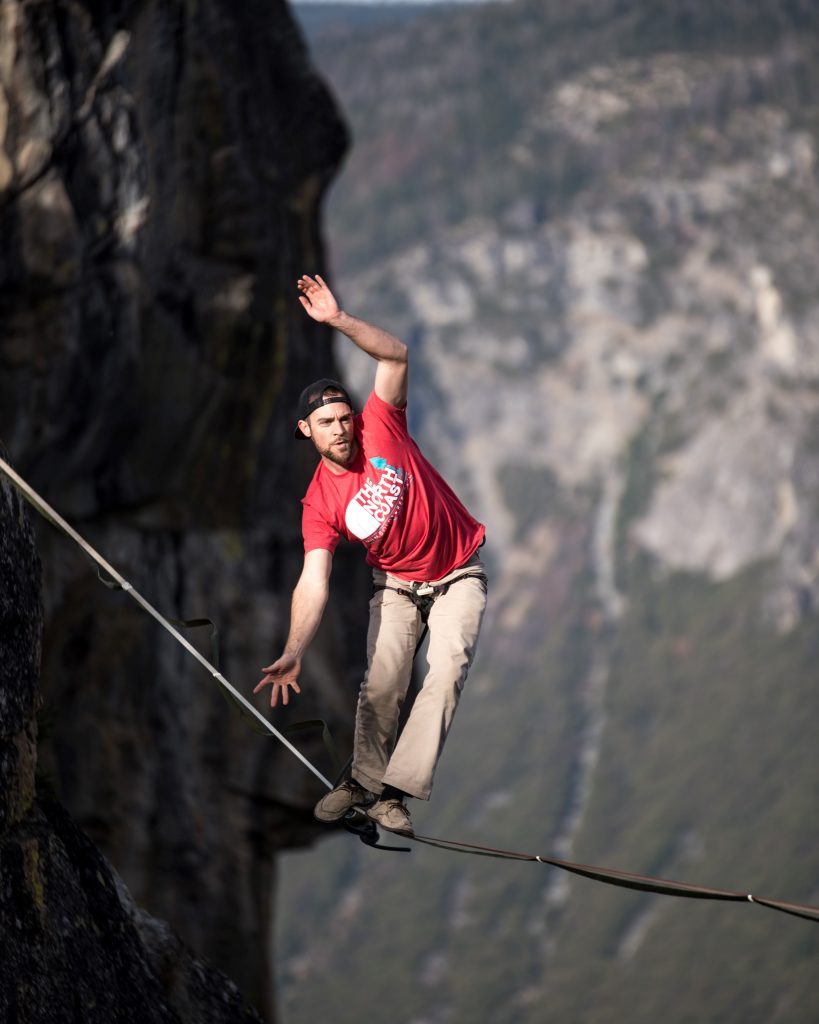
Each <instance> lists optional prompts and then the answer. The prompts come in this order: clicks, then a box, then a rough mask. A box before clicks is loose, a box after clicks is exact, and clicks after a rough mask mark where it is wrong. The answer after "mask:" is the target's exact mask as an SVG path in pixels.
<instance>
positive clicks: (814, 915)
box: [0, 458, 819, 922]
mask: <svg viewBox="0 0 819 1024" xmlns="http://www.w3.org/2000/svg"><path fill="white" fill-rule="evenodd" d="M0 472H2V473H4V474H5V475H6V476H7V477H8V479H9V480H10V481H11V483H12V484H14V486H15V487H16V488H17V490H18V491H19V492H20V493H21V494H22V495H23V497H24V498H25V499H26V500H27V501H28V502H29V503H30V504H31V505H32V506H33V507H34V508H35V509H36V510H37V511H38V512H39V513H40V515H42V516H43V517H44V518H45V519H47V520H48V521H49V522H50V523H51V524H52V525H53V526H55V527H57V529H59V530H61V531H62V532H63V533H65V534H66V535H67V536H68V537H70V538H71V539H72V540H73V541H74V542H75V543H76V544H78V545H79V546H80V547H81V548H82V550H83V551H84V552H85V553H86V554H87V555H89V556H90V557H91V559H92V560H93V561H94V562H95V563H96V564H97V565H98V566H99V568H101V569H103V570H104V571H105V572H106V573H107V574H108V576H109V577H110V579H111V580H113V581H114V583H115V584H116V585H117V586H118V587H119V588H120V589H122V590H124V591H125V593H126V594H128V595H129V596H130V597H132V598H133V599H134V600H135V601H136V602H137V604H139V605H140V607H141V608H143V609H144V610H145V611H146V612H148V614H149V615H151V616H152V617H153V618H154V619H156V621H157V622H158V623H159V624H160V625H161V626H162V627H163V628H164V629H166V630H167V631H168V632H169V633H170V634H171V636H173V637H174V639H176V640H177V641H178V642H179V643H180V644H181V645H182V646H183V647H184V648H185V650H186V651H187V652H188V653H189V654H191V655H193V657H194V658H196V660H197V661H198V662H200V664H202V665H203V666H204V667H205V668H206V669H207V670H208V671H209V672H210V674H211V676H212V677H213V678H214V679H215V680H216V682H217V683H219V685H220V686H221V687H223V689H225V690H226V691H227V692H228V693H229V694H230V695H231V696H232V697H233V699H234V700H235V701H237V702H238V703H239V705H240V706H241V707H242V708H244V710H246V711H247V712H248V713H249V714H250V715H252V716H253V718H255V719H256V720H257V721H259V722H260V723H261V724H262V725H263V726H264V728H265V729H266V730H267V731H268V732H269V733H271V735H272V736H274V737H275V739H277V740H278V741H279V743H281V744H282V745H283V746H285V747H286V748H287V749H288V750H289V751H290V753H291V754H293V756H294V757H296V758H298V760H299V761H301V763H302V764H303V765H304V766H305V767H306V768H307V769H308V770H309V771H311V772H312V773H313V775H315V776H316V778H318V779H320V780H321V782H323V783H324V785H325V786H326V787H327V788H328V789H332V788H333V784H332V783H331V782H330V780H329V779H327V778H325V776H324V775H323V774H322V773H321V772H320V771H319V770H318V768H316V767H315V765H313V764H312V762H311V761H309V760H308V759H307V758H306V757H305V756H304V754H302V753H301V751H300V750H298V749H297V748H296V747H294V746H293V744H292V743H290V741H289V740H288V739H287V738H286V737H285V736H284V735H283V734H282V733H281V732H279V730H278V729H276V728H275V727H274V726H273V725H272V724H271V723H270V722H269V721H268V720H267V719H266V718H265V717H264V715H262V714H261V713H260V712H259V711H258V710H257V709H256V708H255V707H254V706H253V704H251V703H250V701H248V700H247V699H246V698H245V697H244V696H242V694H241V693H240V692H239V691H238V690H237V689H236V688H235V687H234V686H232V685H231V684H230V683H229V682H228V680H227V679H226V678H225V677H224V676H223V675H222V673H221V672H220V671H219V670H218V669H217V668H216V667H215V666H214V665H213V664H212V663H211V662H210V661H208V660H207V658H205V657H203V656H202V655H201V654H200V653H199V651H197V650H196V648H195V647H193V645H192V644H190V643H189V642H188V641H187V640H186V639H185V637H183V636H182V635H181V633H180V632H179V631H178V630H177V629H175V628H174V626H173V625H171V621H169V620H168V619H166V618H165V616H164V615H162V614H161V613H160V612H158V611H157V610H156V608H154V607H153V605H152V604H150V603H149V602H148V601H146V600H145V598H144V597H143V596H142V595H141V594H140V593H139V591H137V590H135V589H134V587H133V585H132V584H131V583H129V582H128V581H127V580H126V579H124V578H123V577H122V576H121V575H120V573H118V572H117V570H116V569H115V568H114V567H113V566H112V565H110V564H109V563H108V562H107V561H106V560H105V559H104V558H103V557H102V556H101V555H100V554H99V553H98V552H97V551H95V550H94V548H92V547H91V545H90V544H88V543H87V542H86V541H85V540H83V538H82V537H81V536H80V535H79V534H78V533H77V531H76V530H74V528H73V527H71V526H70V525H69V524H68V523H67V522H66V521H65V520H64V519H63V518H62V516H60V515H59V514H58V513H57V512H55V511H54V509H53V508H52V507H51V506H50V505H49V504H48V502H46V500H45V499H44V498H43V497H42V496H41V495H39V494H38V493H37V491H35V490H34V488H33V487H31V485H30V484H28V483H27V482H26V481H25V480H24V479H23V478H22V477H21V476H20V475H19V474H18V473H17V472H16V471H15V470H14V469H12V468H11V466H10V465H9V464H8V463H7V462H6V461H5V459H3V458H0ZM100 579H102V582H103V583H106V582H107V581H106V580H105V579H103V578H102V577H100ZM109 585H110V584H109ZM174 621H178V620H174ZM180 624H181V623H180ZM194 624H195V625H206V624H208V625H212V623H210V620H205V619H202V620H190V621H189V622H188V623H186V625H194ZM312 724H315V723H302V727H303V726H304V725H312ZM363 817H364V816H363V815H357V814H351V815H348V818H349V819H350V820H348V821H343V822H342V824H343V825H344V826H345V827H346V828H347V829H348V831H350V832H352V833H353V834H355V835H358V836H359V838H360V839H361V841H362V842H363V843H364V844H365V845H367V846H371V847H373V848H375V849H378V850H391V851H395V852H404V851H407V852H408V848H407V847H395V846H383V845H381V844H380V842H379V836H378V830H377V829H376V827H375V823H374V822H371V821H369V819H365V821H363V822H361V821H359V820H358V819H359V818H363ZM394 835H395V837H396V838H397V839H401V840H408V841H413V842H416V843H422V844H424V845H425V846H431V847H435V848H437V849H440V850H446V851H448V852H450V853H463V854H469V855H472V856H476V857H495V858H499V859H501V860H518V861H534V862H536V863H538V864H546V865H548V866H550V867H554V868H559V869H560V870H562V871H568V872H570V873H571V874H574V875H580V876H581V877H583V878H588V879H591V880H592V881H595V882H602V883H604V884H606V885H614V886H618V887H620V888H623V889H635V890H637V891H639V892H647V893H656V894H659V895H662V896H677V897H681V898H683V899H695V900H722V901H726V902H731V903H755V904H757V905H759V906H761V907H767V908H768V909H770V910H778V911H780V912H782V913H783V914H790V915H792V916H793V917H800V918H803V919H804V920H806V921H814V922H819V907H813V906H810V905H808V904H802V903H788V902H785V901H783V900H771V899H767V898H766V897H763V896H756V895H753V894H751V893H743V892H733V891H731V890H728V889H712V888H708V887H706V886H700V885H691V884H689V883H687V882H676V881H674V880H672V879H668V878H653V877H651V876H650V875H637V874H632V873H630V872H628V871H618V870H616V869H613V868H601V867H595V866H594V865H591V864H574V863H572V862H571V861H566V860H559V859H557V858H556V857H546V856H542V855H540V854H533V853H518V852H516V851H514V850H503V849H496V848H494V847H491V846H479V845H477V844H475V843H464V842H459V841H458V840H455V839H441V838H436V837H434V836H421V835H417V834H416V835H412V836H403V835H401V834H400V833H394Z"/></svg>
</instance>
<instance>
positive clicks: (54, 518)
mask: <svg viewBox="0 0 819 1024" xmlns="http://www.w3.org/2000/svg"><path fill="white" fill-rule="evenodd" d="M0 470H2V471H3V472H4V473H5V474H6V476H7V477H8V478H9V480H11V482H12V483H13V484H14V485H15V487H17V489H18V490H19V491H20V493H21V494H23V496H24V497H25V498H26V500H27V501H29V502H31V504H32V505H33V506H34V508H36V509H37V511H38V512H39V513H40V514H41V515H43V516H45V518H46V519H49V520H50V521H51V522H52V523H53V524H54V525H55V526H57V527H58V528H59V529H60V530H62V531H63V533H66V534H68V536H69V537H70V538H71V539H72V540H73V541H75V543H77V544H79V546H80V547H81V548H82V549H83V551H84V552H85V553H86V554H87V555H88V556H89V557H90V558H92V559H93V560H94V561H95V562H96V563H97V565H98V566H100V568H101V569H104V570H105V572H106V573H108V575H109V576H110V577H111V579H113V580H114V581H115V582H116V583H117V584H118V585H119V586H120V587H122V589H123V590H124V591H125V593H126V594H129V595H130V596H131V597H132V598H133V599H134V600H135V601H136V603H137V604H138V605H140V606H141V607H142V608H144V609H145V611H146V612H148V614H149V615H152V616H153V617H154V618H155V619H156V621H157V622H158V623H159V624H160V625H161V626H162V627H163V628H164V629H166V630H167V631H168V632H169V633H170V634H171V636H172V637H174V638H175V639H176V640H178V641H179V643H180V644H182V646H183V647H184V648H185V650H186V651H188V652H189V653H190V654H192V655H193V656H194V658H196V660H197V661H198V662H199V663H200V664H202V665H204V667H205V668H206V669H207V670H208V672H210V674H211V675H212V676H213V678H214V679H215V680H216V682H217V683H219V685H220V686H222V687H224V689H226V690H227V691H228V693H229V694H230V695H231V696H232V697H233V698H234V699H235V700H237V701H238V702H239V703H240V704H241V705H242V707H243V708H244V709H245V710H246V711H248V712H249V713H250V714H251V715H253V717H254V718H256V719H257V720H258V721H259V722H261V723H262V725H263V726H264V727H265V729H267V730H268V731H269V732H270V733H271V734H272V735H273V736H275V737H276V739H277V740H278V741H279V743H281V744H283V746H285V747H287V749H288V750H289V751H290V753H291V754H293V756H294V757H297V758H298V759H299V761H301V763H302V764H303V765H304V766H305V767H306V768H308V769H309V770H310V771H311V772H312V773H313V775H315V776H316V778H318V779H321V781H322V782H323V783H324V785H325V786H326V787H327V788H328V789H332V788H333V784H332V782H330V780H329V779H327V778H325V776H324V775H322V773H321V772H320V771H319V770H318V768H316V766H315V765H314V764H312V763H311V762H310V761H309V760H308V759H307V758H306V757H305V756H304V754H302V753H301V751H300V750H298V749H297V748H296V747H294V746H293V744H292V743H291V742H290V741H289V740H288V739H287V738H286V737H285V736H283V735H282V734H281V733H280V732H279V730H278V729H277V728H276V727H275V726H274V725H272V724H271V723H270V722H269V721H268V720H267V719H266V718H265V717H264V715H263V714H261V712H260V711H258V710H257V709H256V708H255V707H254V706H253V705H252V704H251V703H250V701H249V700H247V699H246V698H245V697H243V696H242V694H241V693H239V691H238V690H237V689H236V687H235V686H232V685H231V684H230V683H229V682H228V681H227V679H225V677H224V676H223V675H222V673H221V672H220V671H219V670H218V669H217V668H216V666H215V665H213V664H211V662H209V661H208V659H207V658H205V657H203V656H202V655H201V654H200V653H199V651H197V650H196V648H195V647H194V646H193V644H191V643H189V642H188V641H187V640H186V639H185V637H184V636H182V634H181V633H180V632H179V630H177V629H174V627H173V626H172V625H171V623H170V622H169V621H168V620H167V619H166V618H165V616H164V615H162V614H161V612H158V611H157V610H156V608H154V606H153V605H152V604H151V603H150V602H149V601H146V600H145V598H144V597H143V596H142V594H140V592H139V591H138V590H136V589H135V588H134V586H133V585H132V584H131V583H129V582H128V581H127V580H126V579H124V578H123V576H122V575H121V574H120V573H118V572H117V570H116V569H115V568H114V567H113V566H112V565H111V564H110V563H108V562H107V561H106V560H105V559H104V558H103V557H102V555H100V554H99V552H98V551H96V550H95V549H94V548H92V547H91V545H90V544H89V543H88V542H87V541H85V540H84V539H83V538H82V537H81V536H80V535H79V534H78V533H77V531H76V530H75V529H74V528H73V527H72V526H71V525H70V524H69V523H67V522H66V521H65V520H64V519H63V518H62V516H61V515H60V514H59V513H58V512H55V511H54V509H53V508H52V507H51V506H50V505H49V504H48V502H47V501H46V500H45V498H43V497H42V496H41V495H39V494H38V493H37V491H35V490H34V488H33V487H32V486H31V485H30V484H28V483H26V481H25V480H24V479H23V478H22V477H21V476H20V475H19V473H17V472H15V470H13V469H12V468H11V466H10V465H9V464H8V463H7V462H6V461H5V459H2V458H0Z"/></svg>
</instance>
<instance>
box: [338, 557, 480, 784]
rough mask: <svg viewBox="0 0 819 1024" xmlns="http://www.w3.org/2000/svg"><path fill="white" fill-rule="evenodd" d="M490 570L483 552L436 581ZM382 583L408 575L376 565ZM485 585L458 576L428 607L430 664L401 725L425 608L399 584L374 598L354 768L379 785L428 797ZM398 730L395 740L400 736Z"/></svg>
mask: <svg viewBox="0 0 819 1024" xmlns="http://www.w3.org/2000/svg"><path fill="white" fill-rule="evenodd" d="M472 572H484V573H485V569H484V566H483V563H482V562H481V560H480V558H479V557H478V556H477V555H473V557H472V558H471V559H470V560H469V561H468V562H467V563H466V564H465V565H463V566H461V568H459V569H457V570H455V571H454V572H452V573H450V574H449V575H448V576H445V577H444V578H443V579H442V580H437V581H433V582H435V583H448V582H450V581H454V580H457V578H458V577H459V576H462V575H464V574H465V573H472ZM373 582H374V583H375V585H376V586H377V587H383V586H386V587H388V588H392V587H407V583H406V581H405V580H400V579H397V578H396V577H394V576H389V575H388V574H387V573H384V572H381V571H379V570H377V569H376V570H373ZM485 607H486V589H485V586H484V583H483V581H482V580H479V579H465V580H461V581H459V582H452V584H451V586H450V587H449V588H448V590H447V591H446V592H445V593H443V594H441V595H440V596H439V597H437V598H436V599H435V601H434V603H433V605H432V610H431V611H430V613H429V620H428V624H429V649H428V652H427V661H428V663H429V671H428V672H427V675H426V678H425V679H424V682H423V686H422V688H421V690H420V692H419V693H418V694H417V696H416V698H415V703H414V704H413V706H412V710H411V712H410V715H409V718H408V719H407V721H406V723H405V724H404V728H403V729H402V730H401V734H400V736H398V737H397V733H398V719H399V715H400V713H401V707H402V705H403V703H404V699H405V697H406V695H407V690H408V689H409V684H410V678H411V675H412V663H413V658H414V656H415V648H416V644H417V643H418V640H419V638H420V636H421V633H422V631H423V623H422V621H421V613H420V612H419V611H418V609H417V608H416V607H415V605H414V604H413V603H412V601H411V600H410V599H409V598H408V597H405V596H404V595H403V594H398V593H396V592H395V590H393V589H387V590H378V591H376V593H375V594H374V595H373V598H372V600H371V601H370V628H369V632H368V634H367V659H368V668H367V674H366V676H365V678H364V682H363V683H362V684H361V690H360V692H359V695H358V710H357V713H356V726H355V747H354V751H353V776H354V777H355V778H356V779H357V780H358V781H359V782H360V783H361V785H362V786H365V787H366V788H367V789H369V790H371V791H372V792H373V793H380V792H381V790H382V789H383V787H384V786H387V785H389V786H395V787H396V788H397V789H401V790H403V791H404V792H405V793H408V794H409V795H410V796H413V797H417V798H418V799H420V800H428V799H429V795H430V792H431V790H432V779H433V776H434V774H435V767H436V765H437V763H438V759H439V757H440V756H441V751H442V750H443V746H444V741H445V740H446V737H447V733H448V732H449V727H450V725H451V723H452V716H453V715H454V714H455V708H456V707H457V705H458V698H459V697H460V695H461V690H462V689H463V686H464V683H465V682H466V676H467V673H468V671H469V667H470V665H471V664H472V659H473V657H474V655H475V647H476V645H477V642H478V634H479V632H480V628H481V619H482V618H483V612H484V608H485ZM396 737H397V742H396Z"/></svg>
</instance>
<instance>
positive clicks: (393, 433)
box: [254, 275, 486, 835]
mask: <svg viewBox="0 0 819 1024" xmlns="http://www.w3.org/2000/svg"><path fill="white" fill-rule="evenodd" d="M298 288H299V291H300V292H301V294H300V296H299V301H300V302H301V304H302V306H304V308H305V310H306V311H307V313H308V314H309V315H310V316H311V317H312V318H313V319H314V320H317V321H318V322H319V323H325V324H328V325H330V326H331V327H334V328H335V329H336V330H338V331H340V332H341V333H342V334H344V335H346V336H347V337H348V338H349V339H350V340H351V341H352V342H353V343H354V344H355V345H357V346H358V347H359V348H360V349H362V350H363V351H364V352H366V353H367V354H368V355H369V356H371V357H372V358H373V359H374V360H375V362H376V370H375V384H374V388H373V392H372V394H371V395H370V397H369V398H368V399H367V402H366V404H365V405H364V409H363V410H362V412H361V413H360V414H359V415H356V414H355V413H354V412H353V409H352V403H351V401H350V398H349V396H348V394H347V392H346V391H345V389H344V388H343V386H342V385H341V384H339V383H338V382H337V381H332V380H326V379H325V380H319V381H316V382H315V383H314V384H312V385H310V386H309V387H308V388H306V389H305V390H304V391H303V392H302V395H301V399H300V403H299V420H298V427H297V428H296V437H297V438H299V439H301V440H306V439H309V440H311V441H312V442H313V445H314V446H315V449H316V451H317V452H318V454H319V456H320V459H319V464H318V467H317V469H316V472H315V475H314V477H313V480H312V482H311V484H310V486H309V488H308V490H307V494H306V495H305V497H304V498H303V501H302V504H303V506H304V508H303V516H302V530H303V534H304V550H305V555H304V568H303V570H302V574H301V577H300V578H299V581H298V583H297V585H296V588H295V590H294V592H293V602H292V608H291V621H290V632H289V635H288V638H287V642H286V644H285V647H284V652H283V653H282V655H281V657H279V658H278V660H277V661H275V662H273V664H272V665H268V666H267V667H266V668H264V669H262V671H263V672H264V673H265V675H264V677H263V679H262V680H261V681H260V682H259V684H258V686H257V687H256V690H255V691H254V692H258V691H259V690H260V689H262V688H263V687H265V686H271V687H272V692H271V698H270V703H271V706H273V707H275V706H276V705H277V703H278V701H279V697H280V696H281V699H282V702H283V703H284V704H287V703H288V700H289V693H290V690H293V691H294V692H295V693H300V692H301V691H300V689H299V684H298V676H299V672H300V669H301V664H302V657H303V655H304V652H305V650H306V648H307V646H308V644H309V643H310V641H311V640H312V638H313V636H314V635H315V632H316V629H317V628H318V625H319V622H320V620H321V616H322V613H323V611H324V606H325V603H326V601H327V595H328V590H329V578H330V570H331V567H332V561H333V552H334V551H335V548H336V545H337V544H338V541H339V538H340V537H342V536H345V537H347V538H348V539H350V540H358V541H361V542H362V543H363V544H364V546H365V547H366V548H367V562H368V563H369V564H370V565H371V566H372V567H373V580H374V586H375V590H374V595H373V598H372V600H371V602H370V626H369V632H368V637H367V658H368V667H367V673H366V676H365V679H364V682H363V683H362V685H361V690H360V693H359V697H358V708H357V713H356V725H355V743H354V752H353V764H352V773H351V777H350V778H348V779H347V780H345V781H344V782H342V783H341V784H340V785H338V786H337V787H336V788H335V789H333V790H331V791H330V792H329V793H328V794H326V795H325V796H324V797H323V798H322V799H321V800H319V802H318V804H317V805H316V809H315V812H314V813H315V816H316V818H318V819H319V820H320V821H325V822H331V821H337V820H339V819H341V818H343V817H344V815H345V814H347V813H348V811H350V810H351V809H352V808H354V807H355V808H359V809H361V810H362V811H363V812H364V813H366V815H367V817H369V818H370V819H372V820H373V821H374V822H376V823H377V824H378V825H381V826H382V827H383V828H385V829H387V830H389V831H391V832H398V833H401V834H404V835H413V834H414V833H413V828H412V822H411V820H410V816H409V811H408V810H407V807H406V803H405V800H406V798H407V797H415V798H417V799H420V800H428V799H429V795H430V792H431V789H432V779H433V775H434V773H435V767H436V764H437V762H438V759H439V757H440V754H441V750H442V748H443V744H444V740H445V739H446V735H447V732H448V730H449V727H450V724H451V722H452V716H453V714H454V712H455V708H456V705H457V703H458V698H459V696H460V693H461V690H462V688H463V685H464V682H465V680H466V676H467V672H468V671H469V667H470V665H471V663H472V658H473V656H474V653H475V647H476V644H477V640H478V633H479V631H480V626H481V619H482V617H483V612H484V608H485V605H486V575H485V571H484V567H483V564H482V563H481V561H480V559H479V558H478V555H477V551H478V548H479V547H480V546H481V544H482V543H483V539H484V532H485V531H484V527H483V526H482V525H481V524H480V523H478V522H477V521H476V520H475V519H473V518H472V516H471V515H470V514H469V512H467V510H466V509H465V508H464V506H463V505H462V504H461V502H460V501H459V500H458V498H457V497H456V496H455V494H454V493H453V491H452V490H451V489H450V488H449V486H448V485H447V484H446V482H445V481H444V480H443V479H442V477H441V476H440V475H439V474H438V473H437V472H436V470H435V469H433V467H432V466H431V465H430V463H429V462H427V460H426V459H425V458H424V456H423V455H422V454H421V452H420V450H419V448H418V446H417V445H416V443H415V442H414V441H413V440H412V438H411V437H410V436H409V434H408V432H407V416H406V402H407V349H406V346H405V345H404V344H403V343H402V342H400V341H399V340H398V339H397V338H395V337H393V336H392V335H391V334H389V333H388V332H387V331H384V330H382V329H381V328H379V327H375V326H373V325H372V324H369V323H366V322H365V321H363V320H358V319H356V318H355V317H352V316H349V315H348V314H347V313H345V312H343V311H342V310H340V309H339V307H338V303H337V302H336V300H335V298H334V296H333V294H332V292H331V291H330V289H329V288H328V287H327V285H326V284H325V283H324V281H323V280H322V279H321V277H319V276H318V275H316V277H315V279H313V278H311V277H308V276H304V277H302V278H301V279H300V280H299V282H298ZM425 627H428V629H429V637H430V640H429V648H428V654H427V660H428V662H429V672H428V673H427V675H426V678H425V679H424V683H423V687H422V688H421V690H420V692H419V693H418V694H417V696H416V699H415V702H414V704H413V707H412V711H411V713H410V715H409V717H408V719H407V721H406V723H405V725H404V728H403V729H402V730H401V733H400V736H399V735H398V720H399V715H400V712H401V706H402V704H403V702H404V698H405V696H406V693H407V690H408V687H409V683H410V677H411V673H412V663H413V659H414V657H415V653H416V649H417V646H418V644H419V642H420V640H421V639H422V637H423V634H424V629H425Z"/></svg>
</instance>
